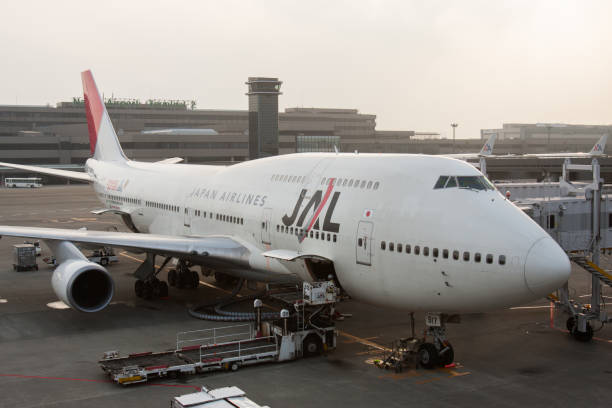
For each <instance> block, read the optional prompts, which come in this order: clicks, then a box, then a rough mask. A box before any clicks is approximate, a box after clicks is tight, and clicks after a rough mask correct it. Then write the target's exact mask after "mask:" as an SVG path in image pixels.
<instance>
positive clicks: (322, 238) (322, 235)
mask: <svg viewBox="0 0 612 408" xmlns="http://www.w3.org/2000/svg"><path fill="white" fill-rule="evenodd" d="M321 241H325V233H324V232H322V233H321Z"/></svg>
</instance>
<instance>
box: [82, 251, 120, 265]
mask: <svg viewBox="0 0 612 408" xmlns="http://www.w3.org/2000/svg"><path fill="white" fill-rule="evenodd" d="M87 259H89V260H90V261H91V262H95V263H97V264H100V265H102V266H106V265H108V264H110V263H115V262H119V258H118V257H117V255H115V252H114V251H113V249H112V248H109V247H103V248H101V249H97V250H95V251H93V252H92V254H91V255H90V256H88V257H87Z"/></svg>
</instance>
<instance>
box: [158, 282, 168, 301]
mask: <svg viewBox="0 0 612 408" xmlns="http://www.w3.org/2000/svg"><path fill="white" fill-rule="evenodd" d="M158 287H159V297H163V298H164V297H168V284H167V283H166V282H164V281H160V282H159V284H158Z"/></svg>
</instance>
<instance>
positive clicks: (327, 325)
mask: <svg viewBox="0 0 612 408" xmlns="http://www.w3.org/2000/svg"><path fill="white" fill-rule="evenodd" d="M303 293H304V296H303V297H302V298H300V299H297V300H295V301H294V302H293V309H294V312H293V314H291V313H290V312H289V310H287V309H283V310H281V311H280V317H281V319H280V320H278V321H276V322H274V321H272V322H264V321H262V320H261V318H260V316H261V308H262V302H261V300H259V299H256V300H255V302H254V306H255V309H256V314H257V316H258V318H257V322H256V323H255V324H254V325H253V324H240V325H233V326H225V327H218V328H212V329H204V330H196V331H189V332H182V333H178V334H177V336H176V346H175V348H174V349H173V350H167V351H162V352H156V353H154V352H145V353H135V354H129V355H127V356H123V357H122V356H120V354H119V351H116V350H113V351H107V352H106V353H104V356H103V358H102V359H101V360H100V361H99V364H100V367H101V368H102V370H103V371H104V372H105V373H106V374H107V375H108V376H109V377H110V378H111V380H112V381H114V382H116V383H117V384H121V385H128V384H135V383H141V382H146V381H148V380H150V379H154V378H164V377H168V378H177V377H179V376H182V375H187V374H200V373H205V372H209V371H217V370H228V371H236V370H238V369H239V368H241V367H246V366H249V365H253V364H260V363H267V362H282V361H288V360H295V359H297V358H300V357H309V356H314V355H317V354H320V353H322V352H323V351H327V350H331V349H335V348H336V336H337V333H336V329H335V326H334V323H333V319H332V313H327V314H323V313H322V311H323V309H328V310H329V311H331V310H333V309H332V308H331V306H332V305H333V303H335V300H336V298H335V296H336V291H335V287H334V284H333V282H332V281H329V282H319V283H315V284H312V285H309V284H305V287H304V292H303ZM309 306H317V308H316V311H314V312H313V313H310V312H309V313H307V314H306V313H305V310H306V309H307V308H308V307H309Z"/></svg>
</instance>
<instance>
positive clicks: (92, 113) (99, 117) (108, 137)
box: [81, 70, 127, 162]
mask: <svg viewBox="0 0 612 408" xmlns="http://www.w3.org/2000/svg"><path fill="white" fill-rule="evenodd" d="M81 79H82V80H83V96H84V99H85V114H86V115H87V127H88V129H89V147H90V149H91V154H93V157H94V158H95V159H97V160H101V161H121V162H122V161H126V160H127V158H126V157H125V154H124V153H123V150H122V149H121V145H120V144H119V139H118V138H117V134H116V133H115V129H114V128H113V124H112V122H111V120H110V117H109V116H108V112H107V111H106V106H104V101H103V100H102V97H101V96H100V93H99V92H98V87H97V86H96V82H95V81H94V79H93V75H92V74H91V71H89V70H88V71H84V72H82V73H81Z"/></svg>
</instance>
